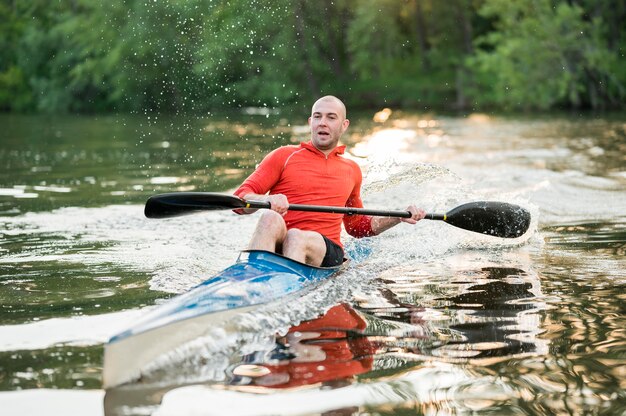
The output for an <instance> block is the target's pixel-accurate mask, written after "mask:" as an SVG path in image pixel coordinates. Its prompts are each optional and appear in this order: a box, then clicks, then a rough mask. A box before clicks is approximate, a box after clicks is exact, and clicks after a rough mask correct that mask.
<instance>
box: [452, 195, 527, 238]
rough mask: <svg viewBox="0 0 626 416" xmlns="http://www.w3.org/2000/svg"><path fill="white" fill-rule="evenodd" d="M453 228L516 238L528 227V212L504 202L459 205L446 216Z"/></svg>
mask: <svg viewBox="0 0 626 416" xmlns="http://www.w3.org/2000/svg"><path fill="white" fill-rule="evenodd" d="M445 221H446V222H447V223H449V224H451V225H454V226H455V227H459V228H463V229H464V230H469V231H474V232H477V233H481V234H487V235H492V236H495V237H502V238H517V237H520V236H521V235H523V234H524V233H525V232H526V231H528V228H529V227H530V212H528V211H527V210H525V209H524V208H522V207H520V206H518V205H513V204H507V203H505V202H493V201H480V202H470V203H467V204H463V205H460V206H458V207H456V208H454V209H453V210H451V211H450V212H448V213H447V214H446V218H445Z"/></svg>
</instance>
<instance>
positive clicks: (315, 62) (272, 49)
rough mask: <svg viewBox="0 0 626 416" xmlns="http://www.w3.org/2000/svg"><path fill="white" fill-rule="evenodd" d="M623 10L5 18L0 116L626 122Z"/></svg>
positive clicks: (2, 13) (391, 0)
mask: <svg viewBox="0 0 626 416" xmlns="http://www.w3.org/2000/svg"><path fill="white" fill-rule="evenodd" d="M624 20H626V4H625V3H624V2H621V1H617V0H606V1H600V0H519V1H515V2H511V1H508V0H473V1H472V0H450V1H446V2H440V1H435V0H406V1H399V0H335V1H330V0H323V1H319V2H307V1H304V0H230V1H211V0H186V1H174V0H171V1H160V0H159V1H156V0H149V1H146V0H141V1H139V0H127V1H124V2H111V4H109V2H102V1H96V0H71V1H70V0H68V1H61V2H48V1H45V0H33V1H29V2H20V1H16V0H13V1H10V2H2V3H0V22H1V23H0V111H2V112H6V113H53V114H56V113H89V114H94V113H96V114H97V113H115V112H119V113H147V112H150V113H153V112H157V113H173V114H177V113H186V114H206V113H208V112H211V111H215V110H219V109H221V110H224V109H245V108H263V107H266V108H269V109H271V108H278V107H280V108H285V107H294V106H300V105H304V103H307V104H308V103H310V102H311V100H312V99H314V98H315V97H318V96H320V95H323V94H334V95H337V96H340V97H342V98H343V99H344V101H345V102H346V104H347V105H348V106H349V108H354V109H369V108H381V107H395V108H406V109H420V110H442V111H492V110H497V111H546V110H557V111H560V110H572V109H574V110H580V111H584V110H602V111H604V110H623V109H624V108H625V104H624V103H626V59H625V56H624V55H625V53H626V30H625V29H624V25H623V22H624Z"/></svg>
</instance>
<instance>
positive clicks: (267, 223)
mask: <svg viewBox="0 0 626 416" xmlns="http://www.w3.org/2000/svg"><path fill="white" fill-rule="evenodd" d="M258 227H259V228H261V229H263V230H264V231H266V232H271V233H276V234H286V233H287V225H286V224H285V220H284V219H283V217H282V215H280V214H279V213H277V212H276V211H265V212H263V214H261V218H259V222H258Z"/></svg>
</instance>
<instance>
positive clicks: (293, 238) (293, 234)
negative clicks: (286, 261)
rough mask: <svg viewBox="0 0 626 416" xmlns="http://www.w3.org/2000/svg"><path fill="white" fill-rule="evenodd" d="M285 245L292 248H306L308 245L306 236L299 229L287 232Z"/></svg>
mask: <svg viewBox="0 0 626 416" xmlns="http://www.w3.org/2000/svg"><path fill="white" fill-rule="evenodd" d="M285 244H288V245H290V246H292V247H304V246H305V245H306V235H305V232H304V231H302V230H298V229H297V228H292V229H291V230H288V231H287V236H286V237H285Z"/></svg>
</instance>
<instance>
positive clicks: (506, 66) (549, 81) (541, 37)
mask: <svg viewBox="0 0 626 416" xmlns="http://www.w3.org/2000/svg"><path fill="white" fill-rule="evenodd" d="M480 13H481V15H483V16H485V17H487V18H493V19H495V28H496V30H494V31H492V32H489V33H488V34H486V35H484V36H481V37H479V38H478V39H477V40H476V46H477V48H478V49H479V50H478V52H477V53H476V55H475V56H474V57H473V58H472V59H470V61H469V63H470V65H471V67H472V68H473V69H474V74H475V76H476V77H477V79H479V80H482V82H481V83H480V87H481V92H480V93H478V92H476V93H475V97H476V98H477V100H478V101H479V102H480V101H483V102H489V101H492V102H494V103H495V104H504V105H506V106H509V107H512V108H532V107H536V108H541V109H546V108H551V107H554V106H557V105H560V106H563V105H565V106H573V107H581V106H591V107H594V108H596V107H600V106H601V105H602V104H603V103H604V102H605V101H608V102H617V101H619V100H620V99H623V97H624V93H623V88H622V86H621V84H620V82H619V81H618V79H617V77H616V76H615V75H614V74H613V73H612V72H611V65H612V62H613V60H614V59H615V56H614V55H613V54H611V52H610V51H609V49H608V48H607V45H606V42H605V41H604V39H603V36H602V21H601V20H600V19H597V18H595V19H592V20H590V21H586V20H584V19H583V10H582V9H581V8H580V7H579V6H577V5H569V4H568V3H565V2H558V3H556V4H555V5H553V4H552V2H551V1H549V0H523V1H521V0H520V1H516V2H509V1H506V0H486V1H485V3H484V5H483V7H482V8H481V9H480ZM485 90H487V91H489V94H484V91H485ZM481 97H482V99H481ZM601 97H604V100H602V99H601Z"/></svg>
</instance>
